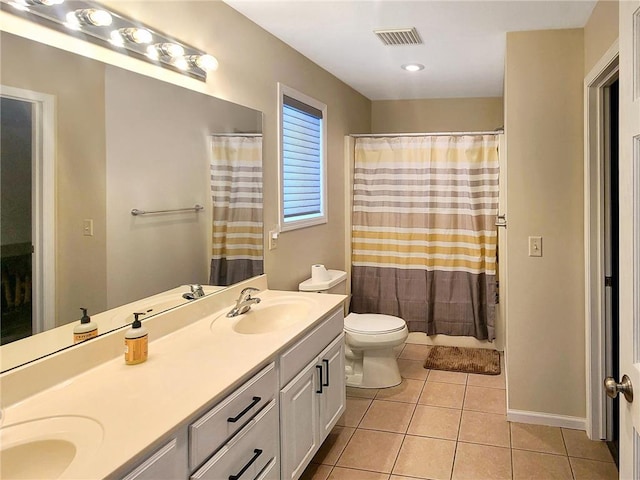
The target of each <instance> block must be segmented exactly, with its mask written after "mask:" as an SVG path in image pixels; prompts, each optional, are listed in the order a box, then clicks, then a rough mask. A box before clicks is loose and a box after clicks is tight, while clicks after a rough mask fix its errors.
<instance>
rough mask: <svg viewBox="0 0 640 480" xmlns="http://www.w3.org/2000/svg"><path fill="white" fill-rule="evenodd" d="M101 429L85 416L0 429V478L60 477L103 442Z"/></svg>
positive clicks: (60, 418) (53, 418)
mask: <svg viewBox="0 0 640 480" xmlns="http://www.w3.org/2000/svg"><path fill="white" fill-rule="evenodd" d="M102 437H103V430H102V426H101V425H100V424H99V423H98V422H96V421H94V420H92V419H90V418H86V417H73V416H65V417H48V418H41V419H38V420H32V421H29V422H23V423H17V424H14V425H7V426H5V427H3V428H1V429H0V445H1V446H2V448H1V450H0V478H2V479H7V480H8V479H29V478H31V479H42V478H58V477H60V476H61V475H62V474H63V473H64V472H66V471H67V470H68V469H69V468H70V467H71V466H72V465H73V463H74V461H76V460H80V459H82V458H86V457H87V456H89V455H90V454H93V453H94V452H95V451H96V450H97V448H98V446H99V445H100V444H101V443H102Z"/></svg>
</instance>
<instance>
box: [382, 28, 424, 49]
mask: <svg viewBox="0 0 640 480" xmlns="http://www.w3.org/2000/svg"><path fill="white" fill-rule="evenodd" d="M373 33H375V34H376V35H377V36H378V38H379V39H380V40H382V43H384V44H385V45H420V44H421V43H422V40H421V39H420V35H418V31H417V30H416V29H415V28H391V29H385V30H374V31H373Z"/></svg>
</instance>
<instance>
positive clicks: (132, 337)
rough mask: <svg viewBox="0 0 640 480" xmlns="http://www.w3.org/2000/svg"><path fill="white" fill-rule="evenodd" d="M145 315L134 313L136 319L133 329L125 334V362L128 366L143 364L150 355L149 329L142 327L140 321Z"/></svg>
mask: <svg viewBox="0 0 640 480" xmlns="http://www.w3.org/2000/svg"><path fill="white" fill-rule="evenodd" d="M140 315H145V314H144V313H134V314H133V316H134V317H135V319H134V320H133V323H132V324H131V328H130V329H129V330H127V331H126V333H125V334H124V361H125V363H126V364H127V365H136V364H137V363H142V362H144V361H145V360H146V359H147V356H148V355H149V336H148V334H147V329H146V328H144V327H143V326H142V322H141V321H140V320H139V319H138V317H139V316H140Z"/></svg>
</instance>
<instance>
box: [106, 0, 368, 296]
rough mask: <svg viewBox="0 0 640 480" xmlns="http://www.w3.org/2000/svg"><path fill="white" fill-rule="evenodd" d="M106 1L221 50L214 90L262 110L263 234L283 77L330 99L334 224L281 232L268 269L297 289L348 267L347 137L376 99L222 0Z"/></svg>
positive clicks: (270, 218) (273, 201)
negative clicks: (321, 273)
mask: <svg viewBox="0 0 640 480" xmlns="http://www.w3.org/2000/svg"><path fill="white" fill-rule="evenodd" d="M108 4H109V5H110V6H112V7H113V8H114V9H116V10H119V11H120V12H122V13H124V14H126V15H129V16H133V17H135V18H137V19H139V20H140V21H142V22H145V23H148V24H149V25H153V26H154V28H157V29H158V30H160V31H163V32H166V33H167V34H170V35H174V36H176V37H177V38H179V39H181V40H183V41H184V42H186V43H190V44H192V45H194V46H196V47H199V48H202V49H204V50H206V51H207V52H209V53H211V54H212V55H215V56H216V57H217V59H218V61H219V62H220V68H219V69H218V71H217V72H215V73H213V74H211V76H210V79H209V81H208V82H207V90H208V91H209V93H211V94H213V95H215V96H217V97H220V98H224V99H227V100H231V101H233V102H236V103H239V104H241V105H246V106H249V107H252V108H255V109H257V110H260V111H262V112H263V113H264V153H263V155H264V167H265V176H264V221H265V233H266V231H268V230H269V229H271V228H273V227H274V226H275V225H277V223H278V173H277V172H278V159H277V82H282V83H284V84H285V85H288V86H290V87H292V88H295V89H296V90H299V91H301V92H303V93H305V94H307V95H309V96H311V97H314V98H316V99H317V100H319V101H321V102H324V103H326V104H327V106H328V114H327V117H328V126H329V130H328V152H327V157H328V158H327V161H328V217H329V222H328V223H327V224H326V225H320V226H315V227H309V228H306V229H302V230H296V231H291V232H285V233H282V234H281V236H280V240H279V242H278V248H277V249H276V250H272V251H268V250H267V251H265V271H266V273H267V274H268V275H269V285H270V287H271V288H276V289H295V290H297V289H298V283H299V282H301V281H303V280H305V279H307V278H308V277H309V276H310V270H311V265H312V264H314V263H324V264H325V265H327V267H328V268H334V269H344V268H345V256H344V236H345V233H344V228H345V195H344V168H343V162H344V135H347V134H349V133H353V132H368V131H370V119H371V102H370V101H369V100H368V99H367V98H365V97H363V96H362V95H360V94H358V93H357V92H355V91H354V90H353V89H352V88H350V87H348V86H347V85H345V84H344V83H342V82H341V81H339V80H338V79H336V78H335V77H334V76H332V75H331V74H329V73H328V72H326V71H325V70H323V69H321V68H320V67H319V66H317V65H316V64H314V63H313V62H311V61H310V60H308V59H307V58H305V57H304V56H302V55H301V54H299V53H298V52H296V51H294V50H293V49H292V48H290V47H289V46H287V45H286V44H285V43H283V42H282V41H280V40H278V39H276V38H275V37H273V36H272V35H270V34H268V33H267V32H266V31H264V30H263V29H262V28H260V27H258V26H257V25H255V24H254V23H252V22H251V21H249V20H248V19H247V18H246V17H244V16H242V15H240V14H239V13H237V12H236V11H235V10H233V9H232V8H230V7H229V6H227V5H226V4H224V3H222V2H122V1H110V2H108Z"/></svg>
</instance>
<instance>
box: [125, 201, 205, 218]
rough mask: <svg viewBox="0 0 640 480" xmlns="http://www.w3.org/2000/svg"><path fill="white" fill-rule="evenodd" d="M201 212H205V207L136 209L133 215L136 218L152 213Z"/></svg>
mask: <svg viewBox="0 0 640 480" xmlns="http://www.w3.org/2000/svg"><path fill="white" fill-rule="evenodd" d="M200 210H204V207H203V206H202V205H199V204H196V205H195V206H193V207H189V208H173V209H171V210H138V209H137V208H134V209H132V210H131V215H133V216H134V217H135V216H137V215H150V214H152V213H175V212H199V211H200Z"/></svg>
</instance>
